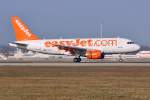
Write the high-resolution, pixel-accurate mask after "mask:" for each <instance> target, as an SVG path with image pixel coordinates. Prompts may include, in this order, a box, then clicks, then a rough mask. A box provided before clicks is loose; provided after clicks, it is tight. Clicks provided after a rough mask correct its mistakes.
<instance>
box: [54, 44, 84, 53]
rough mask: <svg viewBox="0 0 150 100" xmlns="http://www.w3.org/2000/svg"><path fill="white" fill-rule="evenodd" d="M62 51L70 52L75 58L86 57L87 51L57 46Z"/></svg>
mask: <svg viewBox="0 0 150 100" xmlns="http://www.w3.org/2000/svg"><path fill="white" fill-rule="evenodd" d="M55 46H56V47H58V49H60V50H65V51H66V52H67V51H69V52H70V53H71V54H72V55H73V56H74V55H80V56H84V55H85V53H86V51H87V49H85V48H79V47H73V46H63V45H55Z"/></svg>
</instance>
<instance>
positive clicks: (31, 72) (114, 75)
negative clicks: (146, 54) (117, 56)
mask: <svg viewBox="0 0 150 100" xmlns="http://www.w3.org/2000/svg"><path fill="white" fill-rule="evenodd" d="M0 100H150V67H142V66H141V67H134V66H133V67H132V66H131V67H92V66H91V67H65V66H62V67H57V66H54V67H45V66H41V67H36V66H35V67H31V66H27V67H16V66H13V67H0Z"/></svg>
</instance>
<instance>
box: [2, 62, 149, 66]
mask: <svg viewBox="0 0 150 100" xmlns="http://www.w3.org/2000/svg"><path fill="white" fill-rule="evenodd" d="M3 66H20V67H21V66H49V67H62V66H65V67H79V66H80V67H90V66H91V67H93V66H95V67H113V66H114V67H117V66H118V67H126V66H134V67H140V66H142V67H150V63H16V62H15V63H0V67H3Z"/></svg>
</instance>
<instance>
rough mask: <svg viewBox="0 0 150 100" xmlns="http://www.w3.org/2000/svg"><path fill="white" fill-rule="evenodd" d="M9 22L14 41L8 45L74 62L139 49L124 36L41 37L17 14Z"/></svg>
mask: <svg viewBox="0 0 150 100" xmlns="http://www.w3.org/2000/svg"><path fill="white" fill-rule="evenodd" d="M11 24H12V26H13V29H14V32H15V37H16V41H14V42H12V43H9V45H10V46H13V47H16V48H20V49H25V50H28V51H34V52H38V53H44V54H50V55H67V56H74V59H73V62H76V63H77V62H81V57H86V58H88V59H103V58H104V57H105V55H106V54H125V53H129V52H134V51H138V50H139V49H140V46H139V45H138V44H135V43H134V42H133V41H131V40H129V39H126V38H75V39H41V38H39V37H37V36H36V35H35V34H33V33H32V31H31V30H30V29H29V28H28V27H27V25H25V24H24V23H23V22H22V21H21V19H20V18H19V17H18V16H11Z"/></svg>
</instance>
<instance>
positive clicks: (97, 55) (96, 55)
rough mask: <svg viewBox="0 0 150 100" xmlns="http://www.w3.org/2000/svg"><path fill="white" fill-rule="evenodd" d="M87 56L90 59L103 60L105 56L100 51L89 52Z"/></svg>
mask: <svg viewBox="0 0 150 100" xmlns="http://www.w3.org/2000/svg"><path fill="white" fill-rule="evenodd" d="M85 56H86V57H87V58H88V59H103V58H104V54H103V53H102V52H101V51H100V50H87V51H86V54H85Z"/></svg>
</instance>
